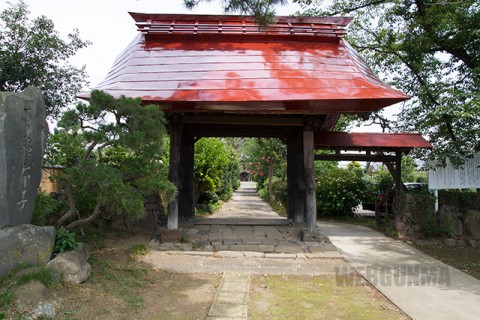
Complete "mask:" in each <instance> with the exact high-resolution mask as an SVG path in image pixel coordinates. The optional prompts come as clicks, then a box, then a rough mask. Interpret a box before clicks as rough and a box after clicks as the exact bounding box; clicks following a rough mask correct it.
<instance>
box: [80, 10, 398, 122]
mask: <svg viewBox="0 0 480 320" xmlns="http://www.w3.org/2000/svg"><path fill="white" fill-rule="evenodd" d="M131 15H132V17H133V18H134V19H135V21H136V23H137V26H138V27H139V31H140V32H141V33H140V34H139V36H138V37H137V38H136V39H135V40H134V41H133V42H132V43H131V44H130V45H129V46H128V47H127V49H126V50H125V51H124V52H123V53H121V54H120V56H119V57H118V58H117V60H116V61H115V63H114V65H113V67H112V70H111V71H110V72H109V73H108V75H107V77H106V79H105V80H104V81H103V82H102V83H101V84H100V85H98V87H97V89H101V90H105V91H107V92H108V93H110V94H112V95H113V96H115V97H119V96H121V95H125V96H128V97H141V98H142V99H143V100H144V101H145V102H147V103H152V102H153V103H158V104H163V105H164V106H166V108H167V110H168V108H171V109H173V110H179V111H236V112H250V111H252V112H262V111H263V112H269V113H271V112H275V113H318V114H325V113H346V112H352V113H360V112H370V111H373V110H377V109H379V108H382V107H385V106H388V105H391V104H394V103H397V102H400V101H404V100H406V99H408V96H406V95H405V94H403V93H401V92H399V91H397V90H394V89H392V88H391V87H389V86H388V85H386V84H385V83H383V82H382V81H380V80H379V79H378V78H377V77H376V76H375V75H374V74H373V73H372V71H371V70H370V68H369V67H368V66H367V65H366V63H365V62H364V61H363V60H362V58H361V57H360V56H359V55H358V54H357V53H356V52H355V50H354V49H353V48H352V47H351V46H349V45H348V44H347V43H346V42H345V41H344V40H343V39H342V37H343V35H344V33H345V27H346V25H347V24H348V22H349V21H350V20H351V19H350V18H325V17H324V18H292V17H278V20H277V23H276V24H274V25H272V26H271V27H269V28H268V29H266V30H259V29H258V26H257V25H256V24H255V23H254V21H253V18H252V17H242V16H202V15H163V14H140V13H131ZM84 97H86V96H84Z"/></svg>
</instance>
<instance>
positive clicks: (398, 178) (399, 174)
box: [393, 151, 403, 194]
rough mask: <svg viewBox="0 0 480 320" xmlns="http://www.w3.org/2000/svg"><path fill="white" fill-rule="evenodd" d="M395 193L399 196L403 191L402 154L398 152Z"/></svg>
mask: <svg viewBox="0 0 480 320" xmlns="http://www.w3.org/2000/svg"><path fill="white" fill-rule="evenodd" d="M393 178H394V179H395V191H396V193H397V194H398V193H399V192H400V191H401V190H402V184H403V183H402V152H401V151H397V153H396V157H395V176H394V177H393Z"/></svg>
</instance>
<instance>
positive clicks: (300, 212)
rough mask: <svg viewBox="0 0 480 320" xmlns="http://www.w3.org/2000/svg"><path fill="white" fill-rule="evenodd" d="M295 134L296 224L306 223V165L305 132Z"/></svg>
mask: <svg viewBox="0 0 480 320" xmlns="http://www.w3.org/2000/svg"><path fill="white" fill-rule="evenodd" d="M299 129H300V130H298V131H297V132H296V133H295V166H296V167H297V176H296V180H295V192H296V199H297V203H296V207H295V215H294V217H293V221H294V222H296V223H304V222H305V202H306V200H305V163H304V160H303V159H304V157H303V131H302V129H301V128H299Z"/></svg>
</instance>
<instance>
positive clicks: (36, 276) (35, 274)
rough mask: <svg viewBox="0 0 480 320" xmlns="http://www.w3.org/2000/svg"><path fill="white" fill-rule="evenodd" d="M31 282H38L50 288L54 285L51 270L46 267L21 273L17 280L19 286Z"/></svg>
mask: <svg viewBox="0 0 480 320" xmlns="http://www.w3.org/2000/svg"><path fill="white" fill-rule="evenodd" d="M31 281H39V282H41V283H43V284H44V285H45V286H47V287H51V286H52V285H53V283H54V280H53V270H52V269H50V268H46V267H40V268H35V269H33V270H31V271H27V272H25V273H22V274H20V275H19V276H18V278H17V283H18V284H19V285H22V284H26V283H29V282H31Z"/></svg>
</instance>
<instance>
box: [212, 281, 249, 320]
mask: <svg viewBox="0 0 480 320" xmlns="http://www.w3.org/2000/svg"><path fill="white" fill-rule="evenodd" d="M249 287H250V275H249V274H248V273H238V272H224V273H223V276H222V280H221V281H220V285H219V287H218V290H217V292H216V294H215V297H214V300H213V303H212V305H211V307H210V310H209V311H208V317H207V319H212V320H213V319H215V320H218V319H230V320H231V319H247V317H248V292H249Z"/></svg>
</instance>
